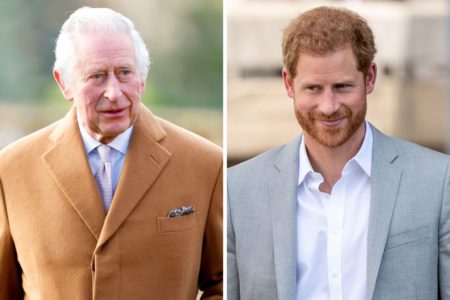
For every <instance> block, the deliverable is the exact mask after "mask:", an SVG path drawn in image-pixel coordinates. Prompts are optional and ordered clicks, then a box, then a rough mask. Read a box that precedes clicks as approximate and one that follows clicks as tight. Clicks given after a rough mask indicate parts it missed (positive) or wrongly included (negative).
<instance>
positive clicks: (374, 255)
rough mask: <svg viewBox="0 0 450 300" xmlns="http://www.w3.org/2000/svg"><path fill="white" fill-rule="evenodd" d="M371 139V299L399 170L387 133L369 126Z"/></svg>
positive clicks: (369, 288) (395, 193)
mask: <svg viewBox="0 0 450 300" xmlns="http://www.w3.org/2000/svg"><path fill="white" fill-rule="evenodd" d="M371 128H372V132H373V136H374V140H373V157H372V178H371V202H370V216H369V228H368V236H367V299H372V296H373V292H374V289H375V283H376V280H377V275H378V270H379V267H380V263H381V258H382V256H383V252H384V248H385V244H386V239H387V235H388V232H389V226H390V222H391V218H392V214H393V211H394V206H395V201H396V198H397V192H398V188H399V185H400V179H401V174H402V170H401V169H400V168H399V167H396V166H395V165H394V161H395V160H396V159H397V157H398V153H397V151H396V149H395V147H394V145H393V144H392V141H390V140H389V139H388V138H387V137H386V136H384V135H383V134H382V133H381V132H379V131H378V130H377V129H375V128H374V127H373V126H371Z"/></svg>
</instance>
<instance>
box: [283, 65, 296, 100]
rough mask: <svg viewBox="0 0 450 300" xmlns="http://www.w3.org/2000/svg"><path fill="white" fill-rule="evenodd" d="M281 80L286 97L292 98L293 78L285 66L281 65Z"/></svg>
mask: <svg viewBox="0 0 450 300" xmlns="http://www.w3.org/2000/svg"><path fill="white" fill-rule="evenodd" d="M283 81H284V88H285V89H286V93H287V95H288V97H289V98H292V99H294V78H292V76H291V75H290V74H289V72H288V71H287V70H286V68H285V67H283Z"/></svg>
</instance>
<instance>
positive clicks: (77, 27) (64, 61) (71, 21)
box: [53, 7, 150, 84]
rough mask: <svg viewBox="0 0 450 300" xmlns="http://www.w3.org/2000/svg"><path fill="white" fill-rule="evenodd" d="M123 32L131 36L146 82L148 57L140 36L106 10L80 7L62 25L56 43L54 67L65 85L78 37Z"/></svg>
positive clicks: (127, 22) (128, 22)
mask: <svg viewBox="0 0 450 300" xmlns="http://www.w3.org/2000/svg"><path fill="white" fill-rule="evenodd" d="M106 30H109V31H113V32H124V33H127V34H129V35H130V37H131V40H132V42H133V46H134V52H135V55H136V61H137V64H138V69H139V73H140V76H141V79H143V80H145V79H146V78H147V74H148V71H149V68H150V57H149V54H148V50H147V47H146V46H145V43H144V41H143V40H142V37H141V35H140V34H139V33H138V32H137V31H136V29H135V28H134V24H133V22H132V21H131V20H130V19H128V18H127V17H125V16H123V15H122V14H120V13H118V12H116V11H114V10H112V9H109V8H92V7H82V8H79V9H77V10H76V11H75V12H73V13H72V14H71V15H70V16H69V18H68V19H67V20H66V21H65V22H64V24H63V26H62V27H61V31H60V32H59V36H58V38H57V40H56V46H55V64H54V66H53V68H54V69H55V70H57V71H58V72H59V73H60V75H61V79H62V81H63V82H64V83H65V84H68V82H69V81H70V78H71V75H72V72H73V70H74V68H75V65H76V63H77V59H78V58H77V56H76V52H77V51H76V40H77V38H78V37H79V36H80V35H85V34H88V33H91V32H97V31H106Z"/></svg>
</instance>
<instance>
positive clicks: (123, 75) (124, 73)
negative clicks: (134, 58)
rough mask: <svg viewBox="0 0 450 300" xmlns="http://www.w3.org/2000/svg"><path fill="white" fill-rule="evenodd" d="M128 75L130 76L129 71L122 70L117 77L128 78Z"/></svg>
mask: <svg viewBox="0 0 450 300" xmlns="http://www.w3.org/2000/svg"><path fill="white" fill-rule="evenodd" d="M129 75H131V71H130V70H127V69H122V70H120V71H119V76H120V77H121V78H125V77H128V76H129Z"/></svg>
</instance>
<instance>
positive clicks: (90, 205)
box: [42, 107, 105, 240]
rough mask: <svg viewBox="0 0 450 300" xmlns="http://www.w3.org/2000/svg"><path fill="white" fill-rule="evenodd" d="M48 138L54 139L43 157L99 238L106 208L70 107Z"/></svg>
mask: <svg viewBox="0 0 450 300" xmlns="http://www.w3.org/2000/svg"><path fill="white" fill-rule="evenodd" d="M60 122H61V123H60V124H59V125H58V126H57V127H56V129H55V131H54V132H53V133H52V135H51V136H50V139H51V140H52V141H53V142H54V143H55V144H54V146H53V147H51V148H50V149H49V150H48V151H47V152H46V153H44V155H43V156H42V159H43V160H44V162H45V164H46V165H47V167H48V170H49V172H50V174H51V175H52V177H53V179H54V180H55V182H56V184H57V185H58V187H59V188H60V189H61V191H62V193H63V194H64V196H65V197H66V199H67V200H68V201H69V202H70V204H71V205H72V207H73V208H74V210H75V211H76V212H77V214H78V215H79V216H80V218H81V219H82V220H83V222H84V224H86V226H87V227H88V228H89V231H90V232H91V233H92V235H93V236H94V237H95V238H96V239H97V240H98V238H99V236H100V232H101V230H102V226H103V221H104V219H105V209H104V207H103V205H102V201H101V199H100V194H99V192H98V189H97V185H96V183H95V180H94V178H93V176H92V172H91V169H90V167H89V163H88V161H87V157H86V154H85V151H84V146H83V142H82V139H81V135H80V130H79V128H78V123H77V119H76V111H75V108H74V107H73V108H72V109H71V110H70V111H69V113H68V114H67V115H66V117H65V118H64V119H63V120H61V121H60Z"/></svg>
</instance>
